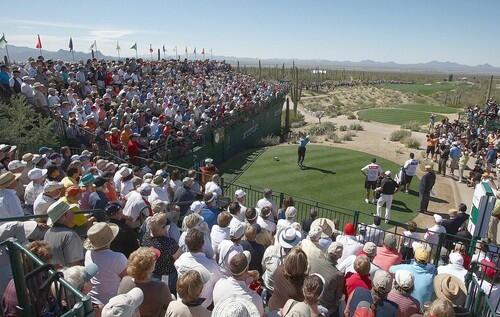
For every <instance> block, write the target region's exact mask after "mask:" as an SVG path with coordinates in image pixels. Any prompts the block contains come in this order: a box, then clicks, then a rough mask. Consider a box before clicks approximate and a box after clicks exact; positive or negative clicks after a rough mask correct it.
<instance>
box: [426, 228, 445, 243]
mask: <svg viewBox="0 0 500 317" xmlns="http://www.w3.org/2000/svg"><path fill="white" fill-rule="evenodd" d="M440 233H446V229H445V228H444V227H443V226H441V225H438V224H435V225H434V226H432V227H430V228H429V229H427V232H426V233H425V235H424V240H425V241H427V243H429V244H436V245H437V244H438V242H439V234H440Z"/></svg>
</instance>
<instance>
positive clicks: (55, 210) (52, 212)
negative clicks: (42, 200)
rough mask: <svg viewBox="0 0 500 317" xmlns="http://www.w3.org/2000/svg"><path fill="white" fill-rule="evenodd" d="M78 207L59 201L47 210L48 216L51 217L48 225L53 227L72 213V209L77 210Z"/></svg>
mask: <svg viewBox="0 0 500 317" xmlns="http://www.w3.org/2000/svg"><path fill="white" fill-rule="evenodd" d="M76 207H78V205H76V204H68V203H66V202H64V201H62V200H58V201H56V202H55V203H53V204H52V205H50V206H49V209H47V216H49V220H47V224H48V225H49V226H52V225H53V224H54V223H56V222H57V220H59V218H61V217H62V216H63V215H64V214H65V213H67V212H68V211H70V210H71V209H72V208H76Z"/></svg>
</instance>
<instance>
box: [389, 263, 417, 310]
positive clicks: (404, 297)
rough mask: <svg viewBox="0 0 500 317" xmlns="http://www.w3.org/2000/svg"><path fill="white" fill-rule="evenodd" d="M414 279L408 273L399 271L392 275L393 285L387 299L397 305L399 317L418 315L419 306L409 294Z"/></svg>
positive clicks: (411, 290)
mask: <svg viewBox="0 0 500 317" xmlns="http://www.w3.org/2000/svg"><path fill="white" fill-rule="evenodd" d="M413 283H414V277H413V274H412V273H411V272H410V271H406V270H400V271H397V272H396V273H395V274H394V283H393V285H392V290H391V291H390V292H389V295H388V296H387V299H388V300H390V301H392V302H394V303H397V304H398V310H399V317H410V316H412V315H413V314H420V304H419V303H418V300H416V299H415V298H414V297H413V296H411V293H412V292H413V287H414V284H413Z"/></svg>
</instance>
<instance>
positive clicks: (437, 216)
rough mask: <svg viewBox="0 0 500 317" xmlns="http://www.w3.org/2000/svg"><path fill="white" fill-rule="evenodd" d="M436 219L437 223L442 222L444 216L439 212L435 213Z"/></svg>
mask: <svg viewBox="0 0 500 317" xmlns="http://www.w3.org/2000/svg"><path fill="white" fill-rule="evenodd" d="M433 217H434V221H436V223H438V224H439V223H441V221H443V217H441V216H440V215H438V214H434V216H433Z"/></svg>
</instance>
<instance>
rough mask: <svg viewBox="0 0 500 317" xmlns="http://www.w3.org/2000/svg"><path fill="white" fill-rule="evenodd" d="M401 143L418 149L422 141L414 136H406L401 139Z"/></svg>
mask: <svg viewBox="0 0 500 317" xmlns="http://www.w3.org/2000/svg"><path fill="white" fill-rule="evenodd" d="M401 143H403V144H404V145H406V147H408V148H410V149H418V148H419V147H420V142H419V141H418V140H417V139H416V138H414V137H406V138H404V139H402V140H401Z"/></svg>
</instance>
